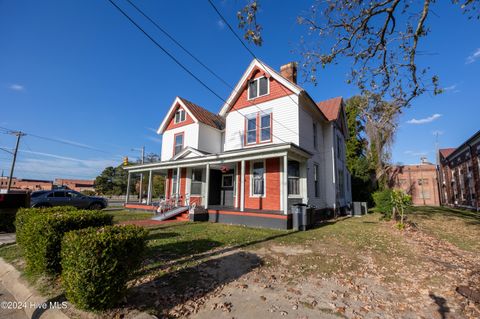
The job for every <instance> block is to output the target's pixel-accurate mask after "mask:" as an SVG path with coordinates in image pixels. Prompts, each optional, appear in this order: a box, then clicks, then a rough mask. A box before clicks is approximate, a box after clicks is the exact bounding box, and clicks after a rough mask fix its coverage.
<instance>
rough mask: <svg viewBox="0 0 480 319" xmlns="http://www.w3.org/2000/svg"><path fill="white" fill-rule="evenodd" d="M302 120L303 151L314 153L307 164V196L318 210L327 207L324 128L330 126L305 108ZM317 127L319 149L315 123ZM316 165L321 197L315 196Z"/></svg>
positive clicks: (300, 112)
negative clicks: (314, 133)
mask: <svg viewBox="0 0 480 319" xmlns="http://www.w3.org/2000/svg"><path fill="white" fill-rule="evenodd" d="M299 118H300V123H301V125H300V128H299V132H300V144H299V146H300V147H302V148H303V149H305V150H307V151H309V152H310V153H312V154H313V155H312V157H311V158H310V159H309V160H308V162H307V176H308V178H307V195H308V203H309V204H310V205H314V206H315V207H317V208H325V207H327V200H326V196H327V194H326V189H327V185H326V184H325V155H324V152H323V150H324V147H325V146H324V145H325V142H324V127H325V126H328V123H326V122H325V121H324V120H322V119H321V117H320V115H318V116H313V115H312V114H310V113H309V112H307V111H306V110H305V109H304V108H303V107H300V109H299ZM314 122H315V124H316V125H317V148H315V146H314V141H313V123H314ZM314 165H318V169H319V196H318V197H316V196H315V177H314Z"/></svg>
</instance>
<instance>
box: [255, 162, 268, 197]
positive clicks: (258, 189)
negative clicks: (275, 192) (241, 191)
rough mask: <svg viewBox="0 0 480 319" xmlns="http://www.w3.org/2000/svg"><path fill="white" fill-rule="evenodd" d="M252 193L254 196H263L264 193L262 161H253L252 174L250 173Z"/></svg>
mask: <svg viewBox="0 0 480 319" xmlns="http://www.w3.org/2000/svg"><path fill="white" fill-rule="evenodd" d="M252 175H253V176H252V179H253V181H252V184H253V187H252V195H254V196H263V195H265V177H264V175H265V167H264V165H263V161H262V162H254V163H253V174H252Z"/></svg>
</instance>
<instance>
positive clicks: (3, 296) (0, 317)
mask: <svg viewBox="0 0 480 319" xmlns="http://www.w3.org/2000/svg"><path fill="white" fill-rule="evenodd" d="M5 302H7V303H8V302H15V298H13V296H12V295H11V294H10V293H9V292H8V291H7V290H6V289H5V287H4V286H3V283H2V282H1V281H0V319H27V318H28V317H27V315H26V314H25V312H24V311H23V310H18V309H6V308H7V307H8V306H10V305H8V304H6V303H5Z"/></svg>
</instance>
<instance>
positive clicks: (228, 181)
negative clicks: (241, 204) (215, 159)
mask: <svg viewBox="0 0 480 319" xmlns="http://www.w3.org/2000/svg"><path fill="white" fill-rule="evenodd" d="M222 187H233V175H232V174H228V175H223V176H222Z"/></svg>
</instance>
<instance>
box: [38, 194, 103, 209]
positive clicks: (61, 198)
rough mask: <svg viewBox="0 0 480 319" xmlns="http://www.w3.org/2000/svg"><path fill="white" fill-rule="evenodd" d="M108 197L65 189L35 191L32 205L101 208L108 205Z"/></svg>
mask: <svg viewBox="0 0 480 319" xmlns="http://www.w3.org/2000/svg"><path fill="white" fill-rule="evenodd" d="M107 205H108V202H107V199H106V198H103V197H95V196H86V195H83V194H81V193H79V192H76V191H72V190H65V189H56V190H52V191H38V192H33V193H32V195H31V199H30V206H31V207H51V206H73V207H76V208H82V209H85V208H86V209H95V210H100V209H104V208H105V207H107Z"/></svg>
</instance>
